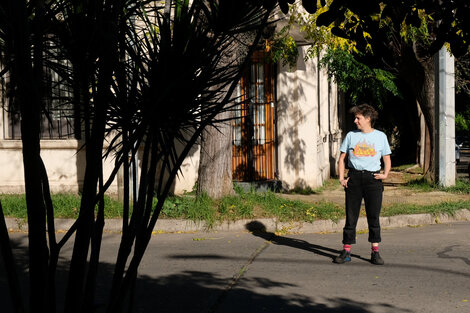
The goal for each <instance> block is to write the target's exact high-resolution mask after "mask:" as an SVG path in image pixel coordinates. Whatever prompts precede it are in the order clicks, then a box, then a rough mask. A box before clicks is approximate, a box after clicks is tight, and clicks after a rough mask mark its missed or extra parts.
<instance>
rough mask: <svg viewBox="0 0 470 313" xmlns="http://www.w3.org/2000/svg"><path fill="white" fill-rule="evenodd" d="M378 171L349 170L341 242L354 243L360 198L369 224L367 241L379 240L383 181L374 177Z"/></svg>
mask: <svg viewBox="0 0 470 313" xmlns="http://www.w3.org/2000/svg"><path fill="white" fill-rule="evenodd" d="M375 173H378V172H369V171H356V170H349V174H348V176H349V181H348V188H345V192H346V224H345V226H344V229H343V244H354V243H356V226H357V220H358V218H359V213H360V210H361V204H362V199H364V204H365V207H366V215H367V224H368V226H369V242H380V241H381V240H382V239H381V237H380V210H381V209H382V194H383V190H384V188H383V183H382V180H380V179H375V178H374V174H375Z"/></svg>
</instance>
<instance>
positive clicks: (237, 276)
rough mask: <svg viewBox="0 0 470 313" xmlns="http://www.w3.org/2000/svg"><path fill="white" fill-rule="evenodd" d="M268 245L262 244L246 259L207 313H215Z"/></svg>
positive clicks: (266, 243)
mask: <svg viewBox="0 0 470 313" xmlns="http://www.w3.org/2000/svg"><path fill="white" fill-rule="evenodd" d="M269 245H270V242H268V241H266V242H264V243H263V244H262V245H261V246H260V247H259V248H258V249H256V250H255V251H254V252H253V253H252V254H251V256H250V258H249V259H248V261H247V262H246V263H245V264H244V265H243V266H242V267H241V268H240V270H239V271H238V272H237V273H236V274H235V275H234V276H233V277H232V279H231V280H230V282H229V283H228V285H227V287H225V289H224V290H223V291H222V293H221V294H220V296H219V297H218V298H217V300H216V302H215V303H214V305H212V306H211V307H210V308H209V310H208V311H207V313H216V312H217V311H218V309H219V307H220V306H221V305H222V303H223V301H224V300H225V298H227V296H228V293H229V292H230V290H232V289H233V288H234V287H235V286H236V285H237V284H238V282H239V281H240V279H241V278H242V277H243V275H244V274H245V273H246V272H247V271H248V267H249V266H250V265H251V264H252V263H253V262H254V261H255V259H256V258H257V257H258V256H259V255H260V254H261V253H262V252H263V251H264V250H265V249H266V248H267V247H268V246H269Z"/></svg>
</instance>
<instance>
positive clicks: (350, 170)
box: [349, 168, 380, 174]
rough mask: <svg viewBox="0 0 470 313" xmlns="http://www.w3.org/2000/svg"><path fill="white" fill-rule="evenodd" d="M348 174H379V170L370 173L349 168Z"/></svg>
mask: <svg viewBox="0 0 470 313" xmlns="http://www.w3.org/2000/svg"><path fill="white" fill-rule="evenodd" d="M349 172H350V173H363V174H377V173H380V170H378V171H373V172H371V171H366V170H356V169H354V168H350V169H349Z"/></svg>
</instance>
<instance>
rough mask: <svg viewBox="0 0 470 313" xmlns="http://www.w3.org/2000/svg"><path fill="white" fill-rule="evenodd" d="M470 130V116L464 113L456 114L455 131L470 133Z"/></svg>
mask: <svg viewBox="0 0 470 313" xmlns="http://www.w3.org/2000/svg"><path fill="white" fill-rule="evenodd" d="M469 130H470V116H465V115H464V114H463V113H455V131H456V132H468V131H469Z"/></svg>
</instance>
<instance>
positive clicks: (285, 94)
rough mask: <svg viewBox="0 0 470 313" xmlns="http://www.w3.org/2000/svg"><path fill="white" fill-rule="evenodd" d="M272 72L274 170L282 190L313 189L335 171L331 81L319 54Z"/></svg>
mask: <svg viewBox="0 0 470 313" xmlns="http://www.w3.org/2000/svg"><path fill="white" fill-rule="evenodd" d="M306 50H307V47H302V48H300V55H299V58H298V61H297V66H296V68H293V69H290V68H288V67H282V66H281V67H280V68H279V70H278V75H277V117H278V120H277V129H278V165H277V167H278V171H279V173H278V175H279V179H280V180H281V181H282V182H283V185H284V187H285V188H287V189H291V188H294V187H301V188H306V187H311V188H316V187H319V186H321V185H322V183H323V181H324V180H326V179H328V178H329V177H330V176H331V173H333V174H334V173H336V168H337V165H336V163H337V160H338V157H339V145H340V140H341V130H340V127H339V120H338V114H339V111H338V97H337V89H336V86H335V85H334V84H333V83H331V82H329V81H328V78H327V75H326V72H325V70H321V69H319V67H318V60H319V59H318V58H315V59H309V60H307V61H305V60H304V56H305V53H306Z"/></svg>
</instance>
